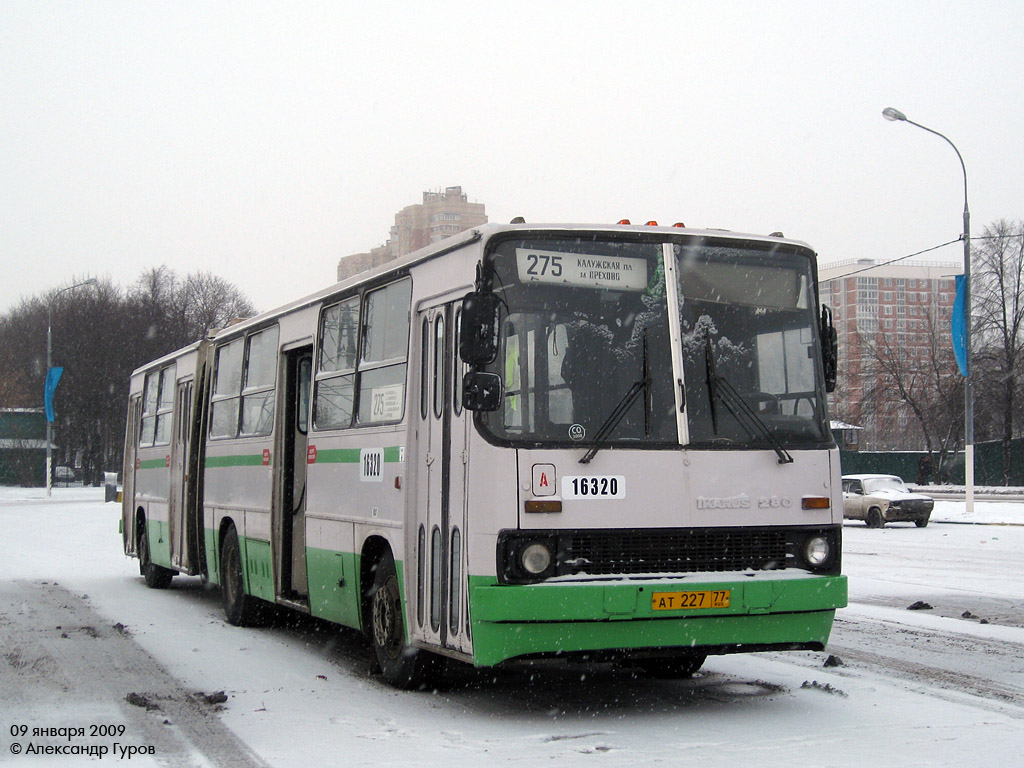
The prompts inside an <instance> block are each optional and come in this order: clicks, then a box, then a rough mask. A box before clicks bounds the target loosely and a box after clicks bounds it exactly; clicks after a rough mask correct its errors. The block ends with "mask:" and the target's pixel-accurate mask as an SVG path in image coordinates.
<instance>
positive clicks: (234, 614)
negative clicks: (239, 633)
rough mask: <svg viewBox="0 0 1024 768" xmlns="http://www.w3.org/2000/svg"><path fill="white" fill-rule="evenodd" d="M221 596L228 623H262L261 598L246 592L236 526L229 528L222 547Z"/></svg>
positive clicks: (245, 625) (240, 625)
mask: <svg viewBox="0 0 1024 768" xmlns="http://www.w3.org/2000/svg"><path fill="white" fill-rule="evenodd" d="M220 575H221V584H220V591H221V597H222V599H223V601H224V615H225V616H227V619H228V623H230V624H234V625H235V626H236V627H251V626H256V625H258V624H261V623H262V621H263V617H264V611H263V607H262V605H261V602H262V601H261V600H260V599H259V598H258V597H253V596H252V595H247V594H246V593H245V579H244V577H243V575H242V549H241V547H240V546H239V544H238V533H237V532H236V531H235V526H233V525H232V526H231V527H229V528H228V530H227V533H225V534H224V542H223V544H221V547H220Z"/></svg>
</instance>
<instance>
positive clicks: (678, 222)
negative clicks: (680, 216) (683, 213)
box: [672, 221, 686, 229]
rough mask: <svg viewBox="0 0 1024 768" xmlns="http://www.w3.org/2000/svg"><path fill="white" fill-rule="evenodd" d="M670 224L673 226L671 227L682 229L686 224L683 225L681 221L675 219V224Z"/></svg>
mask: <svg viewBox="0 0 1024 768" xmlns="http://www.w3.org/2000/svg"><path fill="white" fill-rule="evenodd" d="M672 226H673V227H679V228H681V229H684V228H685V227H686V225H685V224H683V222H681V221H677V222H676V223H675V224H673V225H672Z"/></svg>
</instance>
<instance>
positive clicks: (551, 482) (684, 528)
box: [121, 223, 846, 687]
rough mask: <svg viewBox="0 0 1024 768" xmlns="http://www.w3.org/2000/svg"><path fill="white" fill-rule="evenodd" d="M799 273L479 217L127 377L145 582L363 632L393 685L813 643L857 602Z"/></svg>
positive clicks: (821, 328)
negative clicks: (551, 660) (185, 584)
mask: <svg viewBox="0 0 1024 768" xmlns="http://www.w3.org/2000/svg"><path fill="white" fill-rule="evenodd" d="M816 269H817V268H816V263H815V254H814V252H813V251H812V250H811V249H810V248H809V247H808V246H806V245H804V244H802V243H800V242H797V241H793V240H788V239H785V238H783V237H781V236H778V235H777V236H768V237H762V236H753V235H740V234H733V233H729V232H725V231H717V230H713V231H712V230H709V231H698V230H691V229H687V228H684V227H682V226H675V227H662V226H657V225H654V224H652V225H648V226H632V225H629V224H628V223H621V224H619V225H615V226H583V225H559V226H555V225H537V226H533V225H528V224H521V223H520V224H510V225H486V226H482V227H480V228H477V229H474V230H471V231H467V232H465V233H463V234H461V235H458V236H456V237H454V238H450V239H448V240H445V241H443V242H441V243H438V244H436V245H434V246H431V247H428V248H426V249H423V250H421V251H418V252H416V253H414V254H411V255H409V256H407V257H404V258H402V259H399V260H396V261H393V262H391V263H389V264H386V265H384V266H382V267H379V268H376V269H374V270H372V271H369V272H366V273H363V274H361V275H359V276H357V277H354V278H351V279H349V280H347V281H345V282H342V283H338V284H336V285H333V286H331V287H330V288H327V289H325V290H323V291H321V292H319V293H316V294H313V295H311V296H308V297H306V298H304V299H300V300H298V301H295V302H294V303H292V304H289V305H287V306H284V307H282V308H280V309H278V310H276V311H273V312H268V313H266V314H262V315H259V316H257V317H253V318H251V319H248V320H244V321H242V322H239V323H236V324H234V325H232V326H230V327H228V328H225V329H222V330H220V331H218V332H216V333H211V335H210V336H209V337H208V338H206V339H203V340H202V341H199V342H197V343H196V344H194V345H192V346H190V347H187V348H185V349H183V350H180V351H178V352H176V353H173V354H171V355H168V356H166V357H164V358H161V359H159V360H156V361H154V362H152V363H150V364H148V365H145V366H143V367H141V368H139V369H138V370H137V371H135V372H134V373H133V376H132V381H131V395H130V398H131V399H130V404H129V405H130V407H129V419H128V433H127V444H126V450H125V473H124V488H125V492H124V507H123V516H122V521H121V524H122V534H123V537H124V548H125V552H126V553H127V554H129V555H133V556H136V557H138V558H139V562H140V570H141V572H142V574H143V576H144V577H145V582H146V584H147V585H149V586H150V587H155V588H160V587H166V586H167V585H168V584H169V583H170V581H171V578H172V577H173V576H174V575H175V574H178V573H181V574H189V575H194V576H195V575H197V576H201V577H202V578H203V579H205V580H208V581H209V582H211V583H213V584H218V585H220V587H221V592H222V595H223V603H224V610H225V613H226V614H227V619H228V621H229V622H231V623H232V624H236V625H243V626H244V625H248V624H253V623H256V622H258V621H259V620H260V619H261V617H263V616H264V615H265V614H266V609H267V608H268V607H269V605H270V604H274V605H277V606H285V607H287V608H291V609H294V610H296V611H301V612H303V613H306V614H310V615H312V616H315V617H319V618H321V619H325V620H327V621H330V622H335V623H337V624H341V625H345V626H348V627H354V628H357V629H360V630H362V631H363V632H364V633H365V634H366V635H367V637H368V639H369V641H370V644H371V645H372V647H373V651H374V656H375V658H376V660H377V662H378V663H379V666H380V670H381V673H382V674H383V676H384V678H385V679H386V680H387V681H388V682H390V683H392V684H394V685H396V686H399V687H411V686H415V685H419V684H421V683H422V681H423V680H424V679H426V677H427V676H428V675H429V674H432V673H436V671H437V665H436V662H438V661H439V660H440V659H442V658H443V657H448V658H450V659H456V660H461V661H464V662H468V663H470V664H473V665H475V666H478V667H483V666H490V665H495V664H499V663H501V662H504V661H507V660H512V659H528V658H542V657H555V656H562V657H566V658H569V657H581V656H582V657H584V658H589V659H597V660H604V659H608V660H614V661H617V662H618V663H624V664H629V665H633V666H639V667H643V668H645V669H646V670H648V671H649V672H650V673H651V674H661V675H675V676H687V675H691V674H693V672H695V671H696V670H697V669H698V668H699V667H700V666H701V664H703V662H704V660H705V658H706V656H707V655H708V654H725V653H735V652H746V651H766V650H796V649H804V650H807V649H812V650H820V649H822V648H824V646H825V644H826V642H827V640H828V636H829V632H830V630H831V626H832V622H833V619H834V615H835V611H836V609H837V608H841V607H843V606H845V604H846V579H845V577H844V576H843V575H842V574H841V572H840V561H841V530H842V502H841V495H840V469H839V453H838V450H837V448H836V445H835V442H834V441H833V439H832V436H831V433H830V431H829V428H828V415H827V405H826V391H830V389H831V388H833V387H834V383H835V369H836V353H835V330H834V328H833V325H832V320H831V313H830V312H829V310H828V308H827V307H821V306H820V305H819V302H818V297H817V280H816Z"/></svg>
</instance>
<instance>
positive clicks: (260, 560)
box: [239, 539, 274, 602]
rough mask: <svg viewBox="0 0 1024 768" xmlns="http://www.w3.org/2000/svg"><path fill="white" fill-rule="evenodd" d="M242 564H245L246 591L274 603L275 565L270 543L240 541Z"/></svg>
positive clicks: (253, 540) (250, 540)
mask: <svg viewBox="0 0 1024 768" xmlns="http://www.w3.org/2000/svg"><path fill="white" fill-rule="evenodd" d="M239 546H240V547H241V548H242V562H243V563H245V581H246V586H245V591H246V592H248V593H249V594H250V595H254V596H255V597H258V598H260V599H261V600H269V601H270V602H274V565H273V558H272V556H271V553H270V542H269V541H260V540H259V539H240V540H239Z"/></svg>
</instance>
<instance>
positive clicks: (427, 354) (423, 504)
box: [406, 303, 472, 653]
mask: <svg viewBox="0 0 1024 768" xmlns="http://www.w3.org/2000/svg"><path fill="white" fill-rule="evenodd" d="M418 320H419V325H418V328H419V334H418V336H419V342H420V355H421V357H420V371H419V373H420V376H419V381H420V389H421V391H420V398H419V406H420V409H419V410H420V412H419V413H418V414H416V418H418V419H419V420H420V430H419V444H420V449H419V451H418V452H417V454H418V455H417V456H416V459H415V460H416V466H417V481H416V528H415V532H414V533H413V537H412V541H411V542H410V543H411V544H412V545H413V546H412V547H411V549H410V550H409V551H410V552H411V553H414V557H415V562H414V563H412V562H410V563H409V565H414V567H415V575H413V574H409V576H412V578H407V579H406V584H407V585H408V586H410V587H412V588H413V590H414V591H413V594H414V596H415V599H414V601H411V602H412V603H414V606H415V607H414V608H413V609H412V610H410V623H415V627H416V631H415V632H414V633H413V634H414V636H419V637H421V638H422V639H424V640H426V641H427V642H429V643H431V644H434V645H439V646H441V647H442V648H447V649H450V650H453V651H458V652H463V653H469V652H471V650H472V642H471V639H470V638H469V636H468V632H467V625H468V621H467V616H466V595H467V587H466V546H465V541H466V503H465V501H466V493H465V488H466V470H467V466H468V461H469V455H468V451H467V449H468V445H467V440H466V429H467V423H466V414H465V413H464V411H463V410H462V403H461V378H462V376H461V374H462V365H461V364H460V363H458V361H457V359H456V355H455V350H456V348H457V343H456V338H457V337H456V335H455V326H456V325H457V323H458V311H457V308H456V304H455V303H448V304H443V305H440V306H435V307H431V308H429V309H425V310H421V311H420V313H419V317H418ZM407 567H408V566H407Z"/></svg>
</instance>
